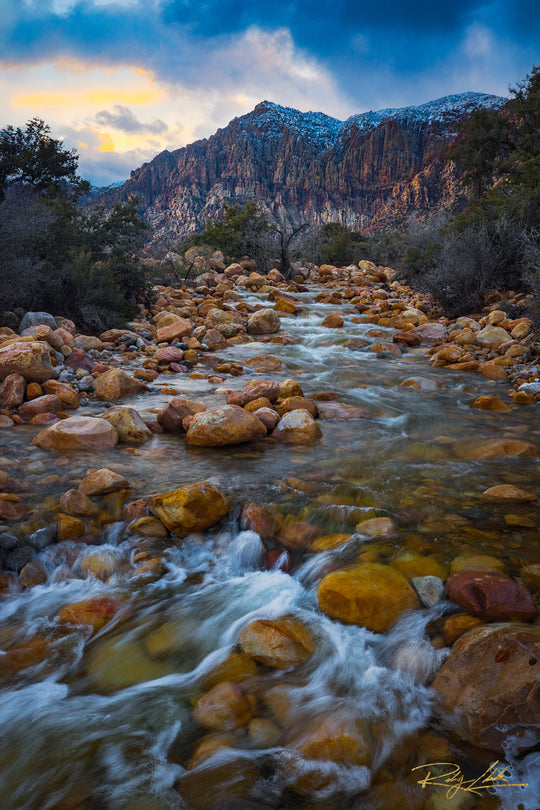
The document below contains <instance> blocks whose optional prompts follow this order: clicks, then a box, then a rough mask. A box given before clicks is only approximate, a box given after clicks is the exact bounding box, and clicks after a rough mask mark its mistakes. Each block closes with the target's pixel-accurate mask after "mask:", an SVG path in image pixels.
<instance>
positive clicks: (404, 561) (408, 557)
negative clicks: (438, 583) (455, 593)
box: [391, 551, 447, 579]
mask: <svg viewBox="0 0 540 810" xmlns="http://www.w3.org/2000/svg"><path fill="white" fill-rule="evenodd" d="M391 565H392V566H393V567H394V568H397V570H398V571H400V572H401V573H402V574H403V576H404V577H407V579H413V577H440V579H446V574H447V571H446V568H444V567H443V566H442V565H441V564H440V563H439V562H438V561H437V560H436V559H435V557H424V556H423V555H422V554H416V553H415V552H414V551H402V552H401V553H400V554H398V556H397V557H394V559H393V560H392V562H391Z"/></svg>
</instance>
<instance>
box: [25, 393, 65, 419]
mask: <svg viewBox="0 0 540 810" xmlns="http://www.w3.org/2000/svg"><path fill="white" fill-rule="evenodd" d="M61 409H62V403H61V402H60V400H59V399H58V397H57V396H56V394H44V395H43V396H41V397H36V398H35V399H32V400H30V401H29V402H23V404H22V405H21V406H20V407H19V413H20V414H21V416H26V417H29V416H35V415H36V414H43V413H58V411H60V410H61Z"/></svg>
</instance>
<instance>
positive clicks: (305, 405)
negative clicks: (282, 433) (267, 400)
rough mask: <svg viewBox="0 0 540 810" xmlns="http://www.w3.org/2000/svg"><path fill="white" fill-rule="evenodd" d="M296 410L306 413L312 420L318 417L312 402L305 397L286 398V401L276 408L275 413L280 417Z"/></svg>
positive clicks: (317, 411)
mask: <svg viewBox="0 0 540 810" xmlns="http://www.w3.org/2000/svg"><path fill="white" fill-rule="evenodd" d="M298 410H303V411H307V412H308V413H310V414H311V415H312V416H313V418H314V419H315V418H316V417H317V416H318V415H319V410H318V408H317V406H316V405H315V403H314V402H313V400H311V399H307V398H306V397H286V399H284V400H283V401H282V402H280V403H279V405H278V406H277V412H278V413H279V415H280V416H283V415H284V414H286V413H289V412H290V411H298Z"/></svg>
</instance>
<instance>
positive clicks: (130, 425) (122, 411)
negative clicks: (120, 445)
mask: <svg viewBox="0 0 540 810" xmlns="http://www.w3.org/2000/svg"><path fill="white" fill-rule="evenodd" d="M101 418H102V419H106V420H107V422H108V423H109V424H110V425H112V426H113V427H114V429H115V430H116V432H117V433H118V441H120V442H126V443H127V442H130V443H132V444H142V443H143V442H147V441H148V440H149V439H151V438H152V431H151V430H149V428H148V427H147V426H146V425H145V423H144V422H143V419H142V416H141V415H140V414H139V413H138V411H136V410H135V409H134V408H109V410H108V411H105V413H104V414H102V415H101Z"/></svg>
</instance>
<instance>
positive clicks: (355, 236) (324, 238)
mask: <svg viewBox="0 0 540 810" xmlns="http://www.w3.org/2000/svg"><path fill="white" fill-rule="evenodd" d="M319 235H320V240H321V241H320V248H319V255H318V261H319V262H320V263H321V264H333V265H336V266H337V267H344V266H345V265H348V264H351V263H353V262H357V261H358V259H359V258H360V257H361V256H362V257H365V255H366V252H367V251H369V246H370V245H369V240H368V239H367V237H365V236H363V235H362V234H361V233H360V232H359V231H352V230H350V229H349V228H346V227H345V226H344V225H341V224H340V223H339V222H328V223H326V224H325V225H323V226H322V227H321V228H320V231H319Z"/></svg>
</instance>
